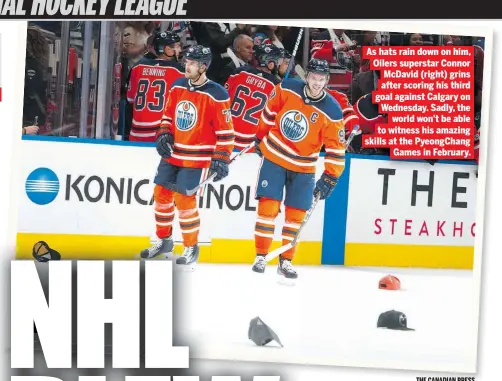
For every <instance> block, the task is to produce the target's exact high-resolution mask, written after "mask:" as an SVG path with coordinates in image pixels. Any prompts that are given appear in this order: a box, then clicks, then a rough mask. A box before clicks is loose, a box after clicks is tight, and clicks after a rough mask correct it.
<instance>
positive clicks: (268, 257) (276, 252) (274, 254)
mask: <svg viewBox="0 0 502 381" xmlns="http://www.w3.org/2000/svg"><path fill="white" fill-rule="evenodd" d="M320 198H321V192H319V193H317V195H316V197H315V199H314V202H313V204H312V207H311V208H310V209H309V211H308V212H307V214H306V215H305V218H304V219H303V222H302V224H301V225H300V228H299V229H298V231H297V232H296V236H295V238H293V240H292V241H291V242H289V243H287V244H286V245H284V246H281V247H279V248H277V249H275V250H273V251H271V252H270V253H268V254H267V255H266V256H265V261H267V262H270V261H271V260H272V259H274V258H275V257H278V256H279V255H281V254H282V253H285V252H286V251H288V250H289V249H291V248H293V247H294V246H295V245H296V243H297V242H298V238H299V237H300V233H301V231H302V229H303V227H304V226H305V224H306V223H307V221H308V220H309V218H310V216H311V215H312V213H313V212H314V209H315V207H316V205H317V203H318V202H319V200H320Z"/></svg>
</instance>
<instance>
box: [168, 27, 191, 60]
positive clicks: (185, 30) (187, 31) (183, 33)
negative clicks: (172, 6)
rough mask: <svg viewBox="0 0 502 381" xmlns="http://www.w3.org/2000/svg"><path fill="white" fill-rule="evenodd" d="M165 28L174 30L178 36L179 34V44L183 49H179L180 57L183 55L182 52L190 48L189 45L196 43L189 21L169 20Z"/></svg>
mask: <svg viewBox="0 0 502 381" xmlns="http://www.w3.org/2000/svg"><path fill="white" fill-rule="evenodd" d="M167 30H168V31H171V32H174V33H176V34H177V35H178V36H180V40H181V46H183V50H182V51H181V54H180V59H181V58H182V57H183V55H184V53H185V52H186V51H187V50H188V49H189V48H190V46H193V45H196V44H197V41H196V40H195V37H194V34H193V30H192V25H191V23H190V21H171V22H169V26H168V28H167Z"/></svg>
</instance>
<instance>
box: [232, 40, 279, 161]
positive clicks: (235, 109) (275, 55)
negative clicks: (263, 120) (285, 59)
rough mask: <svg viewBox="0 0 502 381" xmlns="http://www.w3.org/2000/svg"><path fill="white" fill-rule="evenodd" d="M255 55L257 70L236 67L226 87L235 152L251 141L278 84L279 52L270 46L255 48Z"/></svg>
mask: <svg viewBox="0 0 502 381" xmlns="http://www.w3.org/2000/svg"><path fill="white" fill-rule="evenodd" d="M254 56H255V58H256V61H257V62H258V67H256V68H255V67H253V66H250V65H246V66H241V67H239V68H237V69H236V70H235V71H234V72H233V73H232V75H231V76H230V77H229V78H228V80H227V83H226V84H225V88H226V89H227V91H228V93H229V95H230V98H231V99H232V108H231V110H232V121H233V124H234V130H235V148H237V149H238V150H242V149H244V148H245V147H247V146H249V145H250V144H251V143H252V142H253V139H254V137H255V134H256V128H257V127H258V122H259V121H260V117H261V113H262V111H263V108H264V107H265V103H266V102H267V100H268V97H269V95H270V93H271V92H272V91H273V90H274V88H275V85H277V84H278V83H279V82H280V81H279V79H277V77H276V76H275V75H276V73H277V70H278V69H279V65H280V64H281V61H282V52H281V50H280V49H279V48H278V47H277V46H275V45H273V44H262V45H255V48H254ZM248 152H253V150H252V149H251V150H249V151H248Z"/></svg>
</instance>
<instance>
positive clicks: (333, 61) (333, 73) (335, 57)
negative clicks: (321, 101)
mask: <svg viewBox="0 0 502 381" xmlns="http://www.w3.org/2000/svg"><path fill="white" fill-rule="evenodd" d="M356 47H357V43H356V42H355V41H353V40H352V39H350V37H349V36H348V35H347V34H346V33H345V30H343V29H327V30H326V31H324V32H321V33H320V34H319V37H318V39H316V40H312V46H311V54H312V58H318V59H323V60H326V61H328V62H329V65H330V79H329V85H328V87H329V88H331V89H335V90H338V91H342V92H347V91H348V90H349V87H350V83H351V82H352V76H353V73H352V71H353V70H354V67H355V64H354V49H355V48H356Z"/></svg>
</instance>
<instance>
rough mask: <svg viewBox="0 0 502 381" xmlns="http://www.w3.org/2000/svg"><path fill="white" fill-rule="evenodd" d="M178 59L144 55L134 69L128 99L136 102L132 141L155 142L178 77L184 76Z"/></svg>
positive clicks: (134, 104)
mask: <svg viewBox="0 0 502 381" xmlns="http://www.w3.org/2000/svg"><path fill="white" fill-rule="evenodd" d="M184 70H185V69H184V68H183V66H181V64H179V63H178V62H173V61H163V60H157V59H149V58H142V59H141V60H140V61H139V62H138V63H137V64H136V65H135V66H134V67H133V68H132V69H131V74H130V79H129V85H128V89H127V101H128V102H129V103H132V107H133V116H132V126H131V134H130V138H129V139H130V140H131V141H143V142H154V141H155V136H156V133H157V129H158V128H159V126H160V120H161V118H162V114H163V112H164V107H165V106H166V102H167V98H166V97H167V95H168V94H169V89H170V88H171V86H172V85H173V83H174V81H176V80H177V79H179V78H183V77H184V74H183V72H184Z"/></svg>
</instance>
